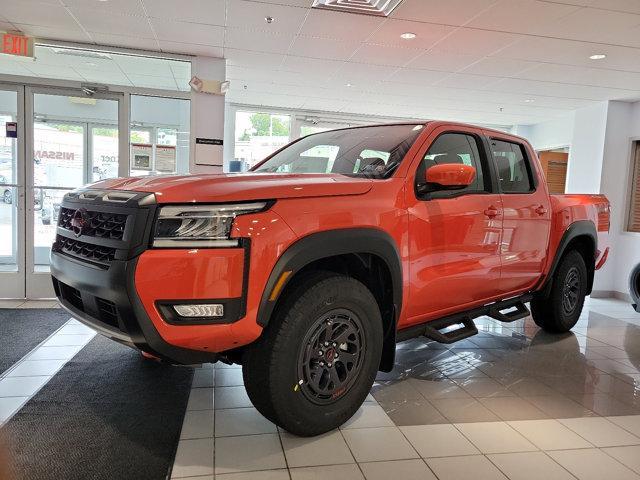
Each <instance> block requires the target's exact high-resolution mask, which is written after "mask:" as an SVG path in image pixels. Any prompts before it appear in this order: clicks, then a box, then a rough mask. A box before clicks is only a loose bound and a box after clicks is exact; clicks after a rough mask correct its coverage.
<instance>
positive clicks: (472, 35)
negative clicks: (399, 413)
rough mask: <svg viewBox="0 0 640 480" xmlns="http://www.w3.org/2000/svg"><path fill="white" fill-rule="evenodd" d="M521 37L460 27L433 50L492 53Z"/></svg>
mask: <svg viewBox="0 0 640 480" xmlns="http://www.w3.org/2000/svg"><path fill="white" fill-rule="evenodd" d="M519 39H520V36H518V35H514V34H512V33H503V32H490V31H487V30H477V29H473V28H459V29H457V30H456V31H455V32H453V33H452V34H451V35H449V36H447V37H446V38H444V39H443V40H442V41H440V42H438V43H437V44H436V45H435V47H433V50H434V51H437V52H444V53H455V54H466V55H490V54H492V53H494V52H496V51H498V50H500V49H502V48H504V47H506V46H508V45H510V44H512V43H514V42H515V41H517V40H519Z"/></svg>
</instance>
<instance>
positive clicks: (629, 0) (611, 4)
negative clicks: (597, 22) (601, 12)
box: [574, 0, 640, 14]
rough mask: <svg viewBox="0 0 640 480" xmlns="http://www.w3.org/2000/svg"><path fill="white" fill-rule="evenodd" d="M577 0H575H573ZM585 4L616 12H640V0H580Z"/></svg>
mask: <svg viewBox="0 0 640 480" xmlns="http://www.w3.org/2000/svg"><path fill="white" fill-rule="evenodd" d="M574 1H577V0H574ZM581 1H583V2H585V5H586V6H590V7H596V8H606V9H607V10H615V11H618V12H629V13H638V14H640V2H638V0H607V1H606V3H605V2H603V1H602V0H581Z"/></svg>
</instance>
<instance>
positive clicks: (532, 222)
mask: <svg viewBox="0 0 640 480" xmlns="http://www.w3.org/2000/svg"><path fill="white" fill-rule="evenodd" d="M486 133H487V136H488V137H489V148H490V150H491V155H492V157H493V161H494V164H495V169H496V171H497V174H498V187H499V189H500V196H501V199H502V205H503V234H502V242H501V245H500V257H501V262H502V275H501V278H500V290H501V291H502V293H503V294H509V293H517V292H520V291H524V290H528V289H529V288H531V287H533V286H534V285H535V283H536V282H537V281H538V280H539V278H540V275H541V274H542V272H543V270H544V264H545V259H546V256H547V246H548V244H549V232H550V227H551V206H550V203H549V193H548V190H547V185H546V182H545V181H544V179H543V176H542V172H541V171H540V168H539V163H538V162H537V161H536V160H535V153H534V152H533V150H532V149H531V148H530V147H529V146H528V145H527V144H525V143H523V142H522V141H521V140H519V139H517V138H516V137H511V136H509V135H504V136H503V135H500V134H496V133H494V132H486Z"/></svg>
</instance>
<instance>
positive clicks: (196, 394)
mask: <svg viewBox="0 0 640 480" xmlns="http://www.w3.org/2000/svg"><path fill="white" fill-rule="evenodd" d="M189 410H213V388H192V389H191V392H190V393H189V402H188V403H187V411H189Z"/></svg>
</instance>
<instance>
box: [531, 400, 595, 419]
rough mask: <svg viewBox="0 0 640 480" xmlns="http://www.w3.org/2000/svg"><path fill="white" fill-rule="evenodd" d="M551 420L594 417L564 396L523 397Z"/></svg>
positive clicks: (585, 408)
mask: <svg viewBox="0 0 640 480" xmlns="http://www.w3.org/2000/svg"><path fill="white" fill-rule="evenodd" d="M523 398H524V399H525V400H527V401H528V402H529V403H531V404H533V405H534V406H535V407H537V408H538V409H540V410H542V411H543V412H544V413H546V414H547V415H549V416H550V417H551V418H576V417H589V416H594V415H596V414H595V413H594V412H592V411H591V410H589V409H588V408H587V407H585V406H584V405H581V404H579V403H578V402H576V401H575V400H572V399H570V398H569V397H567V396H564V395H544V396H532V397H523Z"/></svg>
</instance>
